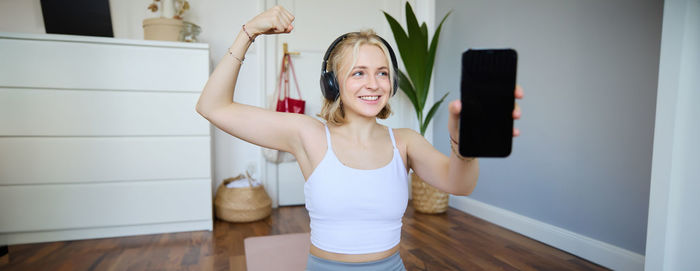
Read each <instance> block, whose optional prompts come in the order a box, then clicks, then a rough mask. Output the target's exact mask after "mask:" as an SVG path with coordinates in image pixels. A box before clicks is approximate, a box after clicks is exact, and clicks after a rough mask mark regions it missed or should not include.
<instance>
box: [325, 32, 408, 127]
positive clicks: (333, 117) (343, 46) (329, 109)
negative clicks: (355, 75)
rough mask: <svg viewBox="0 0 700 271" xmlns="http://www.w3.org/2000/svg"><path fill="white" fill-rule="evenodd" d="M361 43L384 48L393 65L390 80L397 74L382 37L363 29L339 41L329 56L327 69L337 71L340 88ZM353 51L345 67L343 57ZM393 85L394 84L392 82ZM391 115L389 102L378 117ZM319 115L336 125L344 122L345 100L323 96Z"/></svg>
mask: <svg viewBox="0 0 700 271" xmlns="http://www.w3.org/2000/svg"><path fill="white" fill-rule="evenodd" d="M361 45H374V46H377V47H379V48H380V49H381V50H382V52H384V56H386V60H387V63H389V66H391V67H390V68H389V81H390V82H393V80H394V76H396V74H394V67H393V62H392V61H391V56H390V54H389V49H388V48H387V47H386V46H384V42H382V40H381V38H380V37H379V36H378V35H377V34H376V33H374V31H372V30H371V29H368V30H362V31H360V32H354V33H348V34H347V36H346V37H345V38H344V39H343V40H342V41H341V42H340V43H338V45H336V46H335V48H333V51H331V54H330V56H328V63H327V64H326V65H327V66H326V71H328V72H330V71H333V72H334V73H335V76H336V80H337V81H338V84H339V85H340V88H343V86H342V84H340V80H339V78H345V77H347V76H348V75H349V74H350V72H351V71H352V69H351V68H352V66H354V65H355V63H357V55H358V52H359V50H360V46H361ZM351 49H352V50H351ZM351 53H352V56H353V57H352V63H350V65H346V66H344V67H343V66H341V65H342V64H343V63H342V62H343V59H345V57H346V56H348V55H350V54H351ZM342 71H344V72H345V74H343V76H342V77H340V76H339V75H340V74H341V72H342ZM391 86H392V87H393V86H394V84H393V83H392V84H391ZM393 91H394V90H393V89H392V90H391V92H392V93H393ZM390 115H391V106H389V103H387V104H386V105H385V106H384V108H382V110H381V111H379V114H377V118H380V119H386V118H388V117H389V116H390ZM318 116H319V117H321V118H323V119H325V120H326V121H327V122H329V123H331V124H334V125H342V124H344V123H345V121H346V119H345V112H344V111H343V102H342V101H341V99H340V97H338V98H337V99H335V101H331V100H328V99H326V98H323V107H322V108H321V113H319V114H318Z"/></svg>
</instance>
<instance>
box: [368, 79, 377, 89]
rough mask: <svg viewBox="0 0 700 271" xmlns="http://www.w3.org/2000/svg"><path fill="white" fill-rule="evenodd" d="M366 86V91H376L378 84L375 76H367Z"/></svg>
mask: <svg viewBox="0 0 700 271" xmlns="http://www.w3.org/2000/svg"><path fill="white" fill-rule="evenodd" d="M367 78H368V79H367V85H366V87H367V88H368V89H377V88H378V87H379V82H377V81H378V79H377V77H376V76H367Z"/></svg>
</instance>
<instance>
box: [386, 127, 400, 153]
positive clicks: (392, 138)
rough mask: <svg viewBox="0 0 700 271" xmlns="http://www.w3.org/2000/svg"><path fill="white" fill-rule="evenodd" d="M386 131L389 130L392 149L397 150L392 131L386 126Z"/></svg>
mask: <svg viewBox="0 0 700 271" xmlns="http://www.w3.org/2000/svg"><path fill="white" fill-rule="evenodd" d="M386 128H387V129H389V136H390V137H391V145H393V146H394V149H398V148H397V147H396V139H394V129H391V127H389V126H387V127H386Z"/></svg>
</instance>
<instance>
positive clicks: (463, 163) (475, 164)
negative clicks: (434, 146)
mask: <svg viewBox="0 0 700 271" xmlns="http://www.w3.org/2000/svg"><path fill="white" fill-rule="evenodd" d="M447 179H448V182H449V183H450V187H451V188H452V189H451V190H452V194H455V195H460V196H466V195H469V194H471V193H472V191H474V188H475V187H476V182H477V181H478V179H479V159H476V158H470V157H461V156H459V155H458V154H456V153H454V151H451V154H450V162H449V167H448V170H447Z"/></svg>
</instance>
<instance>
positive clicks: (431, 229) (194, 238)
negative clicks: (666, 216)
mask: <svg viewBox="0 0 700 271" xmlns="http://www.w3.org/2000/svg"><path fill="white" fill-rule="evenodd" d="M308 221H309V217H308V214H307V212H306V209H304V207H303V206H298V207H283V208H279V209H275V210H273V213H272V216H270V217H269V218H267V219H265V220H262V221H258V222H253V223H241V224H232V223H228V222H224V221H218V220H217V221H215V222H214V231H213V232H208V231H203V232H187V233H169V234H158V235H144V236H134V237H123V238H107V239H95V240H83V241H67V242H53V243H41V244H27V245H13V246H10V247H9V262H8V263H2V262H0V270H7V271H10V270H23V271H24V270H245V255H244V249H243V239H244V238H246V237H250V236H263V235H272V234H285V233H300V232H308V231H309V222H308ZM401 240H402V241H401V251H400V252H401V257H402V258H403V261H404V264H405V265H406V268H407V269H408V270H607V269H605V268H603V267H600V266H598V265H595V264H593V263H590V262H588V261H586V260H583V259H581V258H578V257H576V256H573V255H571V254H568V253H566V252H563V251H560V250H558V249H555V248H552V247H550V246H547V245H545V244H543V243H540V242H537V241H534V240H532V239H529V238H527V237H524V236H522V235H519V234H517V233H514V232H511V231H509V230H506V229H504V228H501V227H499V226H496V225H494V224H491V223H488V222H486V221H484V220H481V219H478V218H476V217H473V216H471V215H468V214H465V213H462V212H460V211H458V210H456V209H452V208H450V209H449V210H448V211H447V213H445V214H440V215H426V214H420V213H416V212H414V210H413V208H411V207H410V204H409V208H408V210H407V211H406V216H405V217H404V226H403V233H402V239H401ZM6 256H7V255H6Z"/></svg>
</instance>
